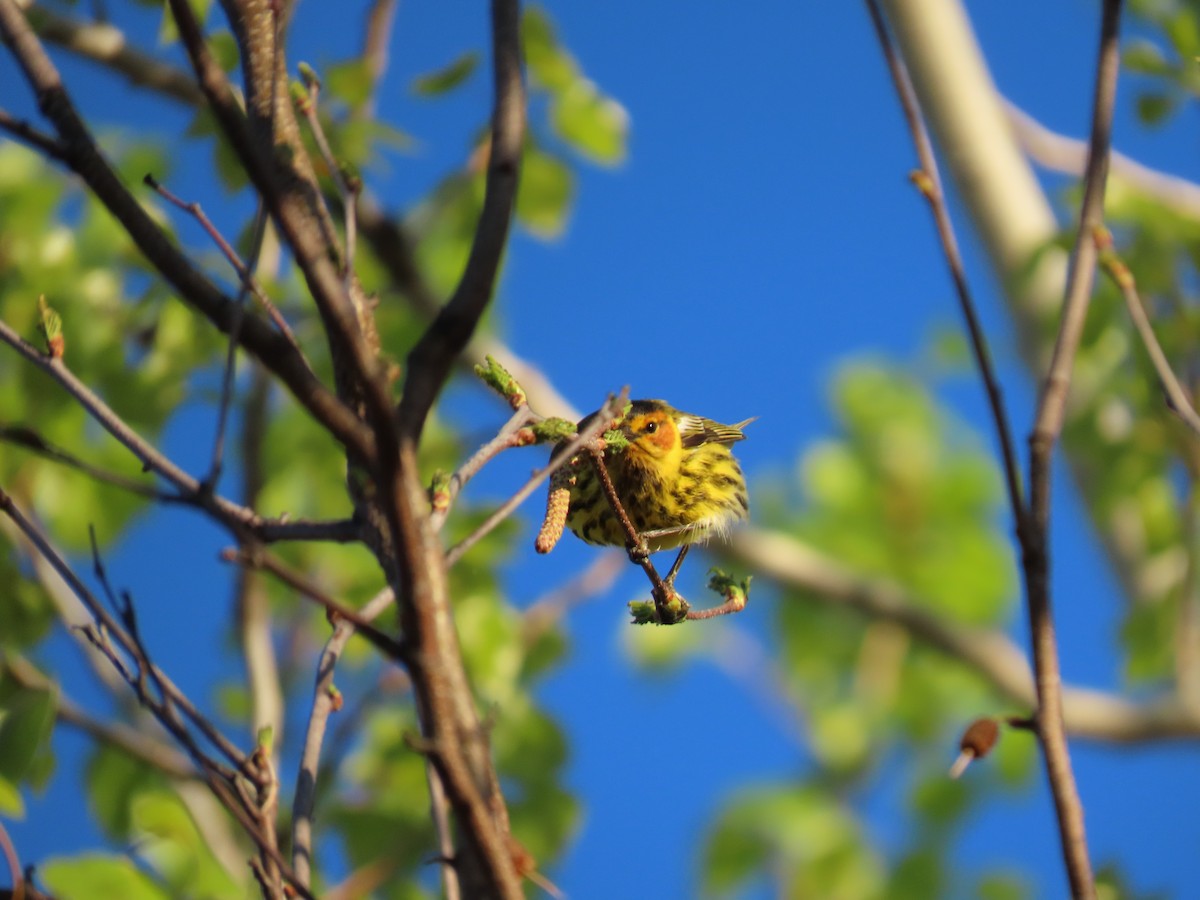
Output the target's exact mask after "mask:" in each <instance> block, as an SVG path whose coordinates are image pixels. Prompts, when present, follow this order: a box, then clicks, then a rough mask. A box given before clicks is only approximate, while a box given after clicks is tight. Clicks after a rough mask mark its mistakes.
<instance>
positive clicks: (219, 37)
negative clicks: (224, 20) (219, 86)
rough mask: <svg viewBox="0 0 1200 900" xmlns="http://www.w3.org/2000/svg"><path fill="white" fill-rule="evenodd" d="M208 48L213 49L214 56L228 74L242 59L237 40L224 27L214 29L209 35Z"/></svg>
mask: <svg viewBox="0 0 1200 900" xmlns="http://www.w3.org/2000/svg"><path fill="white" fill-rule="evenodd" d="M208 49H209V50H210V51H212V55H213V58H214V59H215V60H216V61H217V65H219V66H220V67H221V69H222V71H224V72H225V73H226V74H229V73H230V72H232V71H234V70H235V69H236V68H237V67H238V64H239V63H240V62H241V61H242V59H241V55H240V54H239V51H238V45H237V40H235V39H234V37H233V35H232V34H231V33H230V32H229V31H227V30H226V29H224V28H222V29H221V30H219V31H214V32H212V33H211V34H209V36H208Z"/></svg>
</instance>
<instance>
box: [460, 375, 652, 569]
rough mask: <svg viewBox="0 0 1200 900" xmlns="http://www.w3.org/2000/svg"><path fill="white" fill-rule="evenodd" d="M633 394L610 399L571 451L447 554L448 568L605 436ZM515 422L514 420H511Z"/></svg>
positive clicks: (536, 475) (571, 444)
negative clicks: (575, 457)
mask: <svg viewBox="0 0 1200 900" xmlns="http://www.w3.org/2000/svg"><path fill="white" fill-rule="evenodd" d="M628 395H629V388H627V387H626V388H623V389H622V390H621V393H620V394H618V395H617V396H616V397H610V398H609V400H608V402H606V403H605V404H604V406H602V407H601V408H600V411H599V413H598V414H597V415H596V419H595V421H594V422H593V423H592V424H591V425H589V426H588V427H587V428H585V429H584V430H583V431H581V432H579V434H577V435H576V436H575V437H574V438H572V439H571V441H570V442H569V443H568V444H567V449H566V450H565V451H564V452H562V453H556V454H555V456H554V458H553V459H552V460H551V461H550V463H549V464H548V465H546V466H544V467H542V468H541V469H538V470H537V471H536V472H534V473H533V475H532V476H531V477H530V479H529V480H528V481H526V482H525V484H523V485H522V486H521V488H520V489H519V490H518V491H517V492H516V493H515V494H513V495H512V496H511V497H510V498H509V499H508V500H506V501H505V502H504V503H502V504H501V505H500V507H499V508H498V509H497V510H496V511H495V512H494V513H492V514H491V515H490V516H488V517H487V518H486V519H485V520H484V521H483V522H482V523H481V524H480V525H479V527H478V528H476V529H475V530H474V531H473V532H471V533H470V534H469V535H467V536H466V537H465V538H463V539H462V540H461V541H459V542H458V543H457V544H455V545H454V546H453V547H451V548H450V549H449V550H447V551H446V566H447V567H451V566H453V565H454V564H455V563H457V562H458V561H459V560H460V559H462V557H463V554H464V553H466V552H467V551H468V550H470V549H471V548H472V547H474V546H475V545H476V544H477V543H479V542H480V541H481V540H483V538H484V537H486V536H487V535H488V534H490V533H491V532H492V531H493V530H494V529H495V528H496V526H497V525H499V524H500V523H501V522H503V521H504V520H505V519H507V518H508V517H509V516H511V515H512V513H513V511H514V510H515V509H516V508H517V507H518V506H520V505H521V504H522V503H524V502H525V499H526V498H527V497H528V496H529V495H530V494H532V493H533V492H534V491H535V490H537V488H538V486H539V485H540V484H541V483H542V482H543V481H545V480H546V479H547V478H549V477H550V476H551V475H553V474H554V473H555V472H556V471H558V470H559V469H560V468H562V466H564V465H566V464H567V463H568V462H569V461H570V459H571V457H572V456H573V455H575V454H576V453H578V452H579V450H581V449H582V448H583V447H585V446H587V445H588V444H589V443H590V442H591V441H593V440H595V439H596V438H597V437H599V436H600V435H601V434H603V433H604V429H605V428H607V427H608V426H609V423H610V422H612V420H613V419H614V418H615V417H616V416H617V415H618V414H619V413H620V411H621V410H622V409H623V408H624V407H625V403H626V399H627V397H628ZM510 421H511V420H510Z"/></svg>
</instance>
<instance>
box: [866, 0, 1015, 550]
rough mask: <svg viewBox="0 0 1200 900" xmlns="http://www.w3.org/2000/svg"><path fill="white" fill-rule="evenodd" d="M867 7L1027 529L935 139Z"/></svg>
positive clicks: (872, 0)
mask: <svg viewBox="0 0 1200 900" xmlns="http://www.w3.org/2000/svg"><path fill="white" fill-rule="evenodd" d="M867 8H868V9H869V10H870V13H871V21H872V23H873V24H874V26H875V34H876V37H878V39H879V43H880V46H881V47H882V49H883V55H884V58H885V59H886V60H887V64H888V68H889V69H890V70H891V73H892V82H893V84H895V87H896V94H897V96H898V97H899V99H900V105H901V107H902V108H903V110H904V117H905V119H906V120H907V121H908V128H909V131H911V132H912V136H913V143H914V144H915V145H916V150H917V158H918V159H919V160H920V163H921V172H922V173H923V176H924V177H923V178H916V179H915V181H916V182H917V186H918V188H919V189H920V190H921V193H922V194H923V195H924V196H925V199H926V200H928V201H929V206H930V210H931V211H932V213H933V218H934V223H935V224H936V226H937V232H938V238H939V239H940V240H941V243H942V251H943V253H944V254H945V257H946V264H947V266H948V267H949V269H950V277H951V280H953V282H954V289H955V293H956V294H957V295H958V303H959V307H960V309H961V310H962V315H963V320H964V322H965V324H966V328H967V334H968V336H969V337H970V339H971V350H972V353H973V354H974V356H975V365H976V368H978V370H979V376H980V378H981V379H982V380H983V386H984V389H985V391H986V392H987V398H988V405H989V406H990V408H991V414H992V426H993V427H994V428H995V430H996V438H997V441H998V442H999V444H1000V454H1001V458H1002V460H1003V463H1004V481H1005V484H1006V486H1007V488H1008V499H1009V505H1010V506H1011V508H1012V512H1013V518H1014V520H1015V522H1016V527H1017V533H1018V534H1022V533H1023V532H1024V531H1025V530H1026V525H1025V498H1024V494H1023V491H1022V488H1021V473H1020V469H1019V465H1018V462H1017V453H1016V450H1015V449H1014V442H1013V437H1012V428H1011V426H1010V424H1009V419H1008V413H1007V412H1006V411H1005V408H1004V398H1003V396H1002V395H1001V391H1000V383H999V381H998V380H997V378H996V371H995V366H994V365H993V364H992V354H991V350H990V349H989V348H988V342H987V336H986V335H985V334H984V332H983V326H982V325H981V324H980V321H979V315H978V313H977V312H976V311H975V301H974V300H973V299H972V297H971V288H970V285H969V284H968V283H967V273H966V269H965V267H964V266H963V261H962V254H961V253H960V252H959V249H958V239H957V238H956V237H955V233H954V225H953V223H952V222H951V221H950V210H949V209H948V208H947V207H946V197H945V192H944V190H943V188H942V177H941V174H940V173H939V172H938V164H937V157H936V156H935V155H934V152H933V144H932V142H931V141H930V140H929V133H928V131H927V130H926V128H925V120H924V117H923V116H922V113H921V106H920V103H919V102H918V100H917V96H916V93H915V92H914V91H913V87H912V83H911V82H910V81H909V78H908V72H907V71H906V70H905V68H904V63H903V61H902V60H901V59H900V56H899V54H898V53H897V52H896V50H895V47H893V45H892V40H891V36H890V35H889V34H888V30H887V25H886V23H885V22H884V18H883V13H882V12H880V9H879V3H878V2H877V0H868V2H867Z"/></svg>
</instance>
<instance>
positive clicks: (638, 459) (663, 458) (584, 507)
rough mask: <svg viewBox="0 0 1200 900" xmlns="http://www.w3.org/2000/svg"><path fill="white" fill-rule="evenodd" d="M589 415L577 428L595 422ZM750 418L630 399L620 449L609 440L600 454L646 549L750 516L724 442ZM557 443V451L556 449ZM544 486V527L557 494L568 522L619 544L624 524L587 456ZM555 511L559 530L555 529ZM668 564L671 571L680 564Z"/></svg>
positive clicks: (685, 540)
mask: <svg viewBox="0 0 1200 900" xmlns="http://www.w3.org/2000/svg"><path fill="white" fill-rule="evenodd" d="M596 415H597V413H592V414H591V415H590V416H588V417H586V418H585V419H583V420H582V421H581V422H580V423H579V430H580V431H582V430H584V429H585V428H587V427H588V426H589V425H591V424H592V422H593V421H594V420H595V417H596ZM752 421H754V420H753V419H747V420H746V421H745V422H739V423H738V424H737V425H722V424H720V423H718V422H714V421H713V420H712V419H705V418H703V417H701V416H694V415H692V414H690V413H685V412H680V411H679V410H677V409H675V408H673V407H671V406H669V405H668V404H666V403H664V402H663V401H662V400H634V401H633V402H632V403H631V404H630V406H629V410H628V412H627V413H626V415H625V417H624V418H623V419H622V420H621V421H620V425H619V429H620V432H621V434H622V435H623V436H624V437H625V439H626V440H627V443H626V444H625V445H624V446H623V447H620V448H614V447H613V446H612V444H611V443H610V446H609V447H608V449H606V450H605V453H604V466H605V468H606V469H607V470H608V474H609V478H610V479H611V480H612V483H613V488H614V489H615V491H616V494H617V496H618V497H619V498H620V500H621V505H622V506H623V507H624V508H625V512H626V514H627V515H628V516H629V520H630V521H631V522H632V523H633V526H634V528H636V529H637V531H638V533H639V535H640V536H641V537H642V538H643V539H644V540H645V542H646V547H647V549H648V550H650V551H651V552H655V551H658V550H666V549H669V548H672V547H680V546H683V548H684V550H686V549H687V545H689V544H693V543H696V542H699V541H705V540H707V539H708V538H709V537H710V536H712V535H713V534H724V533H725V532H727V531H728V530H729V528H730V527H731V526H732V525H733V523H734V522H737V521H738V520H740V519H745V518H746V517H747V516H748V515H749V511H750V506H749V503H748V502H747V500H746V479H745V477H744V476H743V475H742V470H741V468H740V467H739V466H738V463H737V460H736V459H734V458H733V453H731V452H730V450H729V445H730V444H733V443H736V442H737V441H740V440H742V439H743V438H745V435H744V434H743V433H742V429H743V428H744V427H745V426H746V425H748V424H749V423H750V422H752ZM567 443H568V441H561V442H560V443H559V444H558V446H557V447H556V448H555V453H556V454H557V453H562V452H563V451H564V450H565V448H566V446H567ZM555 475H556V477H555V478H554V480H552V481H551V484H550V503H549V506H548V508H547V525H548V526H549V525H550V521H551V519H552V518H555V512H554V507H555V503H556V496H555V492H556V491H557V492H558V496H559V498H560V499H566V498H567V497H568V496H569V500H568V503H567V510H566V525H567V527H568V528H570V529H571V531H573V532H574V533H575V535H576V536H577V537H580V538H582V539H583V540H585V541H587V542H588V543H589V544H609V545H615V546H618V547H624V546H626V545H627V544H628V543H629V538H628V536H627V534H626V532H625V529H624V528H622V527H621V522H620V521H619V520H618V518H617V515H616V513H614V512H613V510H612V507H611V506H610V505H609V502H608V498H607V497H606V496H605V493H604V487H603V485H602V484H601V483H600V479H599V478H598V477H597V475H596V471H595V469H594V467H593V465H592V462H591V460H590V459H589V458H588V455H587V454H586V453H580V454H579V456H578V457H577V458H576V459H575V460H573V461H571V462H568V463H567V464H566V465H565V466H563V467H562V468H561V469H559V470H558V472H556V473H555ZM561 529H562V518H561V509H560V510H559V512H558V526H557V531H558V533H561ZM557 539H558V534H553V535H545V534H543V535H542V536H539V539H538V550H540V551H541V552H546V551H548V550H549V549H550V548H551V547H553V545H554V543H555V542H556V541H557ZM679 562H682V554H681V555H680V559H679V560H677V561H676V565H675V566H673V567H672V574H674V572H675V571H676V570H677V569H678V563H679Z"/></svg>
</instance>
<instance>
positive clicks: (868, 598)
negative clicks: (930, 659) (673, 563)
mask: <svg viewBox="0 0 1200 900" xmlns="http://www.w3.org/2000/svg"><path fill="white" fill-rule="evenodd" d="M730 552H731V553H732V554H733V555H734V556H735V557H736V558H737V559H738V560H739V561H740V562H742V563H744V564H745V565H746V566H748V567H750V568H752V569H753V570H754V571H755V572H756V573H757V574H758V575H760V576H761V577H762V578H766V579H771V580H773V581H776V582H778V583H780V584H782V585H784V586H786V587H789V588H791V589H794V590H798V591H802V592H803V593H804V595H805V598H806V599H809V600H811V601H812V602H815V603H823V604H826V605H830V606H835V607H839V608H844V609H847V610H850V611H852V612H855V613H857V614H859V615H862V616H866V617H868V618H870V619H875V620H880V621H884V622H893V623H895V624H896V625H899V626H900V627H901V628H903V629H904V630H905V631H906V632H908V633H909V634H911V635H912V636H913V637H914V638H916V639H917V640H919V641H921V642H923V643H925V644H927V645H929V646H931V647H933V648H935V649H936V650H939V651H940V652H942V653H944V654H946V655H947V656H948V657H950V658H952V659H955V660H958V661H959V662H960V663H962V664H963V665H964V666H966V667H967V668H968V669H969V670H970V671H972V672H974V673H975V674H976V675H978V676H979V677H980V678H982V679H983V680H984V681H986V682H987V683H988V684H989V685H990V686H991V688H992V689H993V690H994V691H996V693H997V694H998V695H999V696H1000V697H1002V698H1005V699H1006V700H1008V701H1009V702H1011V703H1012V704H1013V705H1015V706H1017V707H1019V708H1021V709H1030V708H1033V707H1034V705H1035V704H1036V702H1037V697H1036V695H1035V692H1034V687H1033V677H1032V674H1031V673H1030V669H1029V663H1028V661H1027V659H1026V657H1025V654H1024V653H1022V652H1021V649H1020V648H1019V647H1018V646H1017V645H1016V644H1015V643H1013V641H1011V640H1010V639H1009V638H1008V637H1007V636H1006V635H1005V634H1004V633H1003V632H1002V631H996V630H990V629H981V628H974V627H970V626H966V625H957V624H955V623H953V622H950V621H947V620H946V618H945V617H944V616H938V615H934V614H933V613H931V612H928V611H927V610H926V609H925V608H924V606H923V605H922V604H921V603H920V601H919V600H918V599H916V598H914V597H911V596H910V595H909V594H908V593H906V592H905V590H904V589H903V588H902V587H900V586H898V585H896V584H895V583H893V582H890V581H886V580H883V579H878V578H867V577H864V576H862V575H861V574H859V573H857V572H855V571H854V570H852V569H851V568H849V567H847V566H844V565H842V564H841V563H839V562H838V561H837V560H834V559H831V558H830V557H828V556H826V555H824V554H822V553H821V552H820V551H818V550H816V549H815V548H813V547H811V546H809V545H808V544H804V543H802V542H800V541H798V540H796V539H795V538H793V537H790V536H788V535H785V534H782V533H780V532H774V531H768V530H764V529H758V528H743V529H739V530H738V531H736V532H735V533H734V535H733V538H732V542H731V544H730ZM1063 706H1064V715H1065V718H1066V724H1067V727H1068V728H1069V730H1070V731H1071V733H1072V734H1077V735H1079V736H1080V737H1087V738H1092V739H1095V740H1102V741H1110V742H1117V743H1140V742H1145V741H1152V740H1159V739H1163V738H1177V739H1178V738H1183V739H1187V740H1197V739H1200V711H1196V710H1193V709H1190V708H1189V707H1188V706H1186V705H1185V704H1182V703H1180V702H1179V701H1178V700H1177V699H1175V698H1173V697H1167V698H1163V699H1159V700H1153V701H1144V700H1141V699H1139V700H1137V701H1133V700H1126V699H1124V698H1120V697H1114V696H1112V695H1110V694H1106V693H1103V692H1100V691H1094V690H1089V689H1086V688H1073V687H1067V688H1065V689H1064V703H1063Z"/></svg>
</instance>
